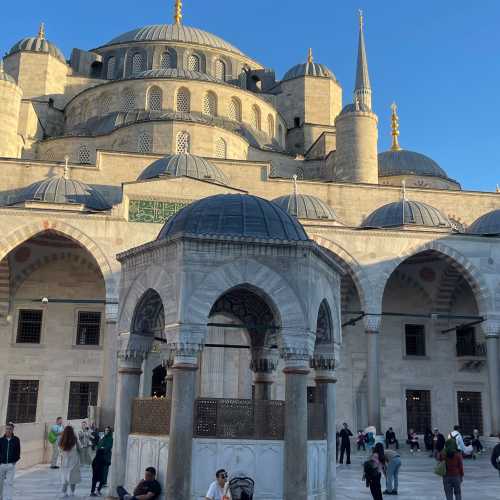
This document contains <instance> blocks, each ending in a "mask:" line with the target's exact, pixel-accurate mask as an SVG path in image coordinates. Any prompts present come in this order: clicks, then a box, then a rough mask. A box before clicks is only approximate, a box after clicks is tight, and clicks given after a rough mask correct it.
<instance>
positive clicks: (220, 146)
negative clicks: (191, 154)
mask: <svg viewBox="0 0 500 500" xmlns="http://www.w3.org/2000/svg"><path fill="white" fill-rule="evenodd" d="M215 157H216V158H223V159H226V158H227V144H226V141H225V140H224V139H223V138H222V137H219V138H218V139H217V141H216V142H215Z"/></svg>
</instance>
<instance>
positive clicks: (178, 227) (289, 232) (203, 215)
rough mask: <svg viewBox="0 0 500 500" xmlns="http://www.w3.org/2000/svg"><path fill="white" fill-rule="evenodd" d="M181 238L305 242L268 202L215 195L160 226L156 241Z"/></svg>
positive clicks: (292, 219) (295, 224)
mask: <svg viewBox="0 0 500 500" xmlns="http://www.w3.org/2000/svg"><path fill="white" fill-rule="evenodd" d="M180 235H187V236H205V237H208V236H215V237H217V236H219V237H234V238H247V239H257V240H267V241H308V237H307V234H306V232H305V231H304V228H303V227H302V225H301V224H300V222H299V221H298V220H297V219H296V218H295V217H292V216H291V215H289V214H287V213H286V212H285V211H284V210H282V209H281V208H280V207H278V206H277V205H275V204H274V203H273V202H271V201H268V200H264V199H263V198H259V197H257V196H252V195H248V194H218V195H215V196H210V197H208V198H203V199H202V200H199V201H195V202H194V203H191V204H190V205H188V206H187V207H185V208H183V209H182V210H180V211H179V212H178V213H177V214H176V215H174V216H173V217H172V218H171V219H170V220H169V221H168V222H167V223H166V224H165V225H164V226H163V228H162V230H161V231H160V234H159V235H158V239H159V240H163V239H168V238H172V237H174V236H180Z"/></svg>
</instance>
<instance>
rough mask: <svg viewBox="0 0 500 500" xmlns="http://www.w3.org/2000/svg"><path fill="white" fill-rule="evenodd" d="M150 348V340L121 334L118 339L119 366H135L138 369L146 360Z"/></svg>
mask: <svg viewBox="0 0 500 500" xmlns="http://www.w3.org/2000/svg"><path fill="white" fill-rule="evenodd" d="M150 348H151V339H150V338H149V337H142V336H140V335H132V334H130V333H122V334H120V335H119V337H118V351H117V356H118V363H119V365H120V366H121V365H126V364H130V363H132V364H137V365H138V366H139V367H140V366H141V365H142V362H143V361H144V360H145V359H146V357H147V355H148V353H149V350H150Z"/></svg>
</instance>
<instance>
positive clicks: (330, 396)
mask: <svg viewBox="0 0 500 500" xmlns="http://www.w3.org/2000/svg"><path fill="white" fill-rule="evenodd" d="M312 367H313V368H314V369H315V371H316V374H315V380H316V387H317V388H318V392H319V394H320V398H321V401H322V402H323V404H324V405H325V426H326V450H327V452H326V478H327V497H326V498H327V500H335V498H336V493H337V490H336V480H337V442H336V441H337V436H336V431H337V423H336V401H335V399H336V386H335V384H336V382H337V379H336V378H335V374H334V369H335V359H325V358H320V359H317V358H314V359H313V361H312Z"/></svg>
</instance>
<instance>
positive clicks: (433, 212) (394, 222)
mask: <svg viewBox="0 0 500 500" xmlns="http://www.w3.org/2000/svg"><path fill="white" fill-rule="evenodd" d="M403 203H404V210H403ZM403 212H404V220H403ZM403 225H414V226H426V227H440V228H451V223H450V221H449V220H448V217H446V216H444V215H443V214H442V213H441V212H440V211H439V210H438V209H437V208H434V207H431V206H430V205H427V203H422V202H420V201H408V200H405V201H403V200H401V201H396V202H394V203H388V204H387V205H384V206H382V207H380V208H377V209H376V210H375V211H374V212H372V213H371V214H370V215H369V216H368V217H367V218H366V219H365V220H364V222H363V224H361V227H362V228H378V227H399V226H403Z"/></svg>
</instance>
